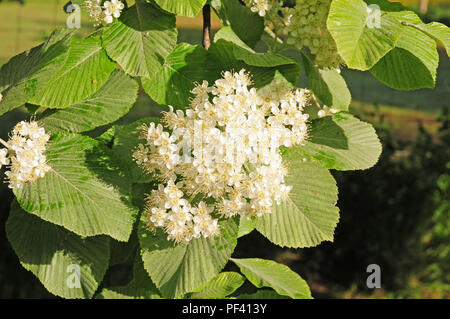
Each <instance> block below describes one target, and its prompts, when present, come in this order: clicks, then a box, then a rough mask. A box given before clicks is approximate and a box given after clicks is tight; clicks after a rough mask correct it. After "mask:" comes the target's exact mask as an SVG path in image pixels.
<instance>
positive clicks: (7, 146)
mask: <svg viewBox="0 0 450 319" xmlns="http://www.w3.org/2000/svg"><path fill="white" fill-rule="evenodd" d="M0 143H1V144H3V145H4V146H5V147H6V148H7V149H9V145H8V143H6V142H5V141H4V140H2V139H1V138H0Z"/></svg>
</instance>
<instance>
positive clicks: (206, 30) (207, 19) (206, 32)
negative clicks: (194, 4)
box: [203, 4, 211, 50]
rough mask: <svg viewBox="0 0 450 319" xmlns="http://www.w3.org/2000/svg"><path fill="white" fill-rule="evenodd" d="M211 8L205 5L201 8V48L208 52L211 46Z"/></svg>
mask: <svg viewBox="0 0 450 319" xmlns="http://www.w3.org/2000/svg"><path fill="white" fill-rule="evenodd" d="M210 32H211V6H210V5H209V4H206V5H205V6H204V7H203V47H204V48H205V49H206V50H208V49H209V47H210V45H211V37H210Z"/></svg>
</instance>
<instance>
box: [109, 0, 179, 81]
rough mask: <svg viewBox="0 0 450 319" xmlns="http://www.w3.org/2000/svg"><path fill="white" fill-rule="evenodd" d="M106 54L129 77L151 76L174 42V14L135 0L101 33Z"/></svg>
mask: <svg viewBox="0 0 450 319" xmlns="http://www.w3.org/2000/svg"><path fill="white" fill-rule="evenodd" d="M102 39H103V46H104V47H105V49H106V52H107V53H108V55H109V56H110V57H111V58H112V59H113V60H114V61H116V62H117V63H118V64H119V65H120V66H121V67H122V68H123V70H124V71H125V72H126V73H128V74H130V75H132V76H145V77H151V76H152V75H153V74H155V73H156V72H157V71H158V70H159V69H160V67H161V66H162V65H163V63H164V59H165V58H166V57H167V56H168V55H169V54H170V52H172V50H173V48H174V47H175V45H176V43H177V29H176V25H175V17H174V16H173V15H169V14H165V13H163V12H162V11H161V10H159V9H157V8H155V7H154V6H152V5H151V4H149V3H146V2H143V1H142V0H137V1H136V4H135V5H134V6H132V7H130V8H129V9H128V10H126V11H125V12H124V13H123V15H122V16H121V17H120V19H119V20H118V21H116V22H115V23H113V24H112V25H111V26H110V27H108V28H106V29H105V31H104V33H103V38H102Z"/></svg>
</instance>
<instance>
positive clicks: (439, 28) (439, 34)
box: [415, 22, 450, 56]
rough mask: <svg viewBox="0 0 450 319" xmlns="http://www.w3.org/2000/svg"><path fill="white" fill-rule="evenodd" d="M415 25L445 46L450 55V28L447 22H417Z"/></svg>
mask: <svg viewBox="0 0 450 319" xmlns="http://www.w3.org/2000/svg"><path fill="white" fill-rule="evenodd" d="M415 27H416V28H418V29H420V30H421V31H422V32H424V33H425V34H427V35H428V36H430V37H432V38H433V39H434V40H435V41H436V42H438V43H439V44H440V45H441V46H443V47H444V48H445V51H446V52H447V55H448V56H450V53H449V52H450V29H449V28H448V27H447V26H446V25H445V24H442V23H439V22H431V23H428V24H417V25H415Z"/></svg>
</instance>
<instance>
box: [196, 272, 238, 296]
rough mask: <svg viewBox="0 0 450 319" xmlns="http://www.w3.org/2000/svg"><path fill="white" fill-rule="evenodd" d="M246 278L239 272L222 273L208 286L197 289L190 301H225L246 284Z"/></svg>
mask: <svg viewBox="0 0 450 319" xmlns="http://www.w3.org/2000/svg"><path fill="white" fill-rule="evenodd" d="M244 281H245V278H244V277H242V276H241V275H240V274H238V273H237V272H222V273H220V274H219V275H218V276H217V277H216V278H214V279H212V280H211V281H210V282H208V283H207V284H206V285H204V286H203V287H201V288H200V289H197V291H196V292H195V293H193V294H191V295H190V296H189V299H223V298H225V297H226V296H228V295H231V294H232V293H233V292H235V291H236V289H238V288H239V287H240V286H242V284H243V283H244Z"/></svg>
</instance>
